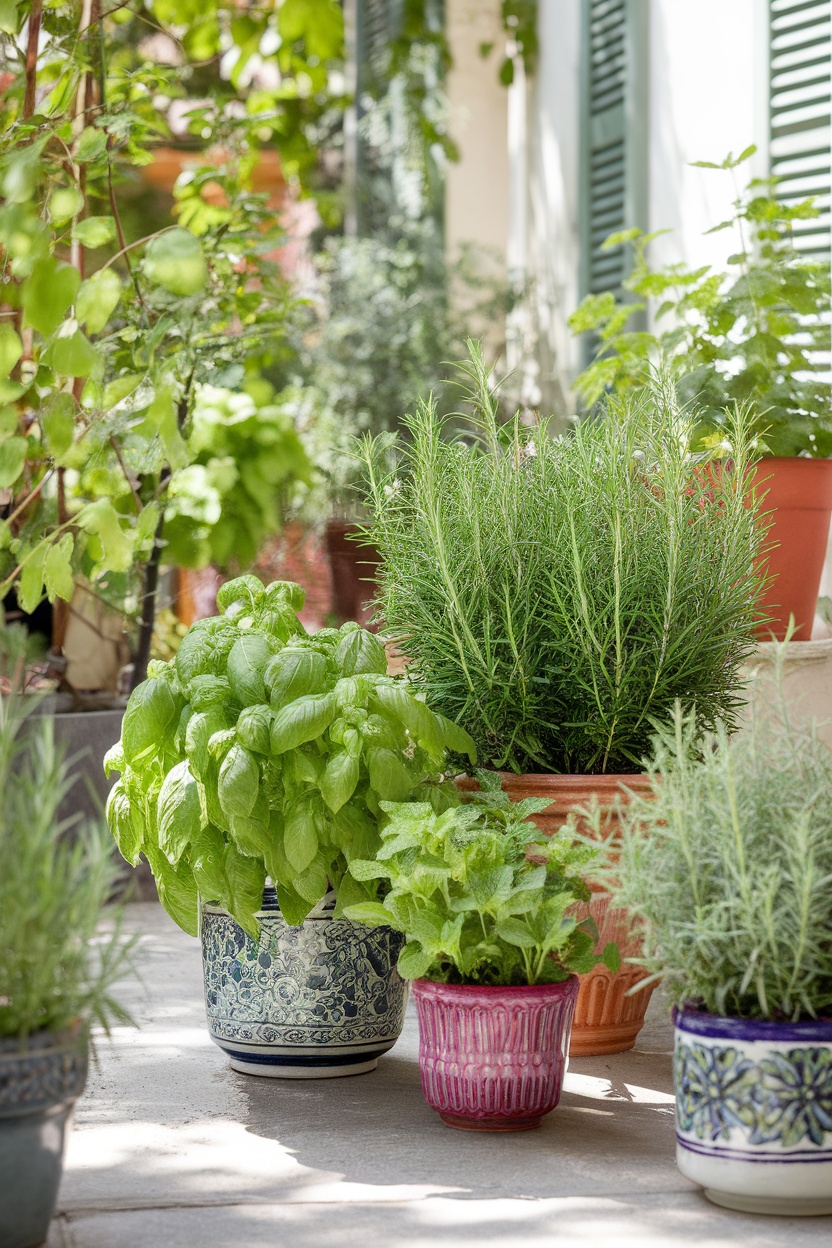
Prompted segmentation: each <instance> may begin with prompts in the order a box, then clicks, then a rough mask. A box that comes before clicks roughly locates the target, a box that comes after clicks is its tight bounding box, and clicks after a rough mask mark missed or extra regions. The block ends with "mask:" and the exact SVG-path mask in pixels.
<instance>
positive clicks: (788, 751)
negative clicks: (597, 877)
mask: <svg viewBox="0 0 832 1248" xmlns="http://www.w3.org/2000/svg"><path fill="white" fill-rule="evenodd" d="M696 746H697V742H696V736H695V729H694V726H693V724H692V722H691V720H690V718H689V717H685V716H684V715H683V713H682V712H681V711H680V710H677V712H676V716H675V720H674V722H673V723H672V724H671V725H670V726H669V727H667V728H666V729H664V730H662V731H661V732H660V733H659V735H658V737H657V739H656V745H655V754H654V758H653V769H654V774H653V779H652V796H651V798H650V799H647V798H645V797H643V796H640V797H635V798H634V799H633V801H632V804H631V806H630V808H629V811H628V813H627V814H626V815H625V822H624V827H623V836H622V839H621V842H620V846H619V848H620V861H619V863H618V865H617V868H616V874H617V880H614V881H612V887H613V889H614V892H615V897H616V902H617V904H619V905H621V906H625V907H626V908H627V909H628V910H629V911H630V913H631V914H632V916H633V918H634V921H635V922H636V923H637V925H638V927H639V929H640V930H641V932H642V933H643V939H644V953H643V965H644V967H645V969H646V970H647V971H649V972H650V973H651V974H652V976H658V975H661V976H662V977H663V979H664V983H665V987H666V989H667V991H668V993H669V994H670V998H671V1000H672V1001H673V1002H674V1003H675V1007H676V1008H675V1024H676V1050H675V1083H676V1133H677V1142H678V1146H677V1154H676V1155H677V1161H678V1165H679V1169H680V1170H681V1171H682V1173H683V1174H684V1175H685V1176H686V1177H687V1178H689V1179H692V1180H693V1181H694V1182H695V1183H699V1184H701V1185H702V1186H703V1187H704V1189H705V1195H706V1196H707V1197H708V1198H709V1199H710V1200H712V1201H714V1202H715V1203H716V1204H719V1205H725V1206H727V1207H728V1208H731V1209H739V1210H743V1211H745V1212H750V1213H779V1214H786V1215H789V1216H795V1215H802V1214H830V1213H832V940H830V932H832V887H830V880H832V753H830V751H829V749H828V748H827V746H825V745H824V744H823V743H822V742H821V741H820V740H818V739H817V737H816V736H815V734H814V730H813V729H812V728H811V727H806V726H803V727H800V728H795V727H791V726H789V725H788V724H782V723H780V724H778V723H776V722H768V723H766V722H763V721H762V720H761V719H757V720H755V721H754V722H753V723H752V726H751V728H750V729H749V730H747V731H745V732H743V733H742V734H741V735H739V736H735V737H733V738H732V737H729V735H728V734H727V732H726V731H725V730H724V729H720V730H719V731H718V732H717V733H716V734H714V735H713V736H711V737H709V738H707V739H706V740H705V741H704V742H703V743H701V744H700V745H699V746H698V748H696Z"/></svg>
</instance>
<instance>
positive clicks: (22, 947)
mask: <svg viewBox="0 0 832 1248" xmlns="http://www.w3.org/2000/svg"><path fill="white" fill-rule="evenodd" d="M70 784H71V775H70V770H69V766H68V764H67V761H66V760H65V759H64V758H63V757H62V755H61V753H60V751H59V749H58V748H57V747H56V745H55V740H54V733H53V731H52V722H51V720H50V719H49V718H47V717H46V716H43V717H34V718H31V717H27V718H24V716H23V714H22V710H21V705H20V701H19V699H18V698H17V697H16V696H15V695H12V696H11V697H3V698H2V699H0V791H2V793H3V801H2V804H0V862H2V864H3V865H2V870H0V1039H2V1038H4V1037H19V1038H20V1039H25V1038H26V1037H27V1036H28V1035H30V1034H32V1033H33V1032H36V1031H40V1030H42V1029H49V1030H51V1031H61V1030H63V1029H64V1028H65V1027H68V1026H69V1025H70V1024H71V1023H74V1022H79V1021H80V1022H81V1023H83V1024H88V1023H91V1022H97V1023H98V1024H100V1025H101V1026H103V1027H104V1028H105V1030H106V1029H107V1028H108V1027H109V1025H110V1024H111V1023H112V1022H113V1021H120V1022H126V1021H129V1019H128V1016H127V1014H126V1013H125V1012H124V1010H123V1009H122V1007H121V1006H120V1005H119V1004H118V1002H117V1001H116V1000H115V999H114V998H113V997H112V995H111V989H112V986H113V984H114V982H115V981H116V980H117V979H118V978H119V977H120V976H121V975H123V974H124V973H125V971H126V970H127V967H128V964H129V946H130V942H129V941H127V940H125V939H124V938H123V936H122V934H121V930H120V924H119V920H118V911H117V910H116V911H115V913H114V915H113V922H112V923H111V924H109V925H108V930H107V931H99V930H98V928H99V922H100V919H101V913H102V910H103V907H104V906H105V904H106V903H107V901H108V900H109V899H110V898H111V896H112V892H113V885H114V882H115V875H116V868H115V865H114V859H113V853H112V842H111V840H110V836H109V833H108V832H107V830H106V828H105V827H104V826H103V824H98V823H91V824H88V825H85V826H83V827H76V828H72V829H71V830H70V829H69V828H68V825H67V822H66V821H59V820H58V818H57V811H58V807H59V806H60V803H61V800H62V798H63V797H64V795H65V794H66V792H67V789H68V788H69V786H70Z"/></svg>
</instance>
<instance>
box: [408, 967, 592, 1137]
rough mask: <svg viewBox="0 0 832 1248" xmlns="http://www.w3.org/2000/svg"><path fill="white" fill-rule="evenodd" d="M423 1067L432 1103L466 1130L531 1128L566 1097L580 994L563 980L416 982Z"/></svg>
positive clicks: (451, 1124) (571, 981)
mask: <svg viewBox="0 0 832 1248" xmlns="http://www.w3.org/2000/svg"><path fill="white" fill-rule="evenodd" d="M412 991H413V996H414V999H415V1001H416V1009H417V1011H418V1014H419V1073H420V1075H421V1078H422V1091H423V1093H424V1096H425V1100H426V1101H427V1103H428V1105H430V1106H431V1108H432V1109H435V1110H437V1111H438V1113H439V1116H440V1118H441V1119H442V1121H443V1122H444V1123H445V1124H446V1126H449V1127H458V1128H459V1129H461V1130H463V1131H527V1130H529V1129H530V1128H531V1127H537V1126H539V1125H540V1120H541V1118H542V1117H543V1115H544V1114H548V1113H549V1112H550V1111H551V1110H553V1109H554V1108H555V1106H556V1105H557V1103H558V1101H559V1100H560V1094H561V1089H562V1088H563V1077H564V1075H565V1074H566V1065H567V1048H568V1045H569V1027H570V1024H571V1022H572V1012H573V1010H574V1008H575V999H576V997H577V995H578V981H577V978H576V976H574V975H573V976H572V977H571V978H570V979H567V980H565V981H564V983H562V984H535V985H533V986H531V987H528V986H527V987H521V988H504V987H495V988H490V987H489V988H481V987H478V986H472V985H470V984H435V983H433V982H432V981H430V980H427V979H417V980H416V981H415V982H414V984H413V986H412Z"/></svg>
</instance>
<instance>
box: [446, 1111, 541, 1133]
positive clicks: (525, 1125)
mask: <svg viewBox="0 0 832 1248" xmlns="http://www.w3.org/2000/svg"><path fill="white" fill-rule="evenodd" d="M439 1117H440V1118H441V1119H442V1121H443V1122H444V1124H445V1126H446V1127H455V1128H456V1129H457V1131H485V1132H492V1133H493V1132H497V1133H502V1134H504V1133H505V1132H506V1131H533V1130H534V1128H535V1127H539V1126H540V1124H541V1122H542V1121H543V1119H542V1116H541V1115H538V1117H536V1118H462V1117H460V1116H459V1115H458V1114H440V1115H439Z"/></svg>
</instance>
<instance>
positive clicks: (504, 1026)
mask: <svg viewBox="0 0 832 1248" xmlns="http://www.w3.org/2000/svg"><path fill="white" fill-rule="evenodd" d="M481 779H482V783H483V785H484V786H485V788H484V789H483V790H481V792H480V793H478V794H476V795H474V796H473V797H472V798H471V799H470V800H468V801H467V802H466V803H465V804H464V805H459V804H457V805H452V806H450V807H449V808H448V809H446V810H445V811H443V812H442V813H437V812H436V811H435V810H434V808H433V807H432V806H431V805H429V804H428V803H426V802H410V803H384V810H385V811H386V813H387V815H388V821H387V823H386V824H385V826H384V828H383V830H382V834H381V836H382V843H381V846H380V848H379V850H378V852H377V853H376V856H375V858H374V859H364V860H360V859H353V861H352V862H351V863H350V873H351V875H352V876H353V877H354V878H355V879H357V880H359V881H362V882H369V881H382V882H383V883H382V888H383V889H384V890H386V892H385V895H384V896H383V897H382V899H381V900H377V901H370V902H363V903H360V904H357V905H350V906H348V907H347V911H346V912H347V914H348V915H349V916H350V918H353V919H356V920H359V921H361V922H363V923H367V924H369V925H370V926H371V927H375V926H376V925H378V924H384V925H388V926H390V927H392V928H394V929H395V930H396V931H398V932H401V933H403V934H404V936H405V940H406V943H405V946H404V949H403V950H402V952H401V954H400V956H399V972H400V974H401V975H403V976H404V977H405V978H406V979H410V980H413V995H414V997H415V999H416V1007H417V1010H418V1014H419V1070H420V1074H421V1078H422V1090H423V1092H424V1095H425V1099H426V1100H427V1102H428V1104H429V1105H430V1106H432V1108H434V1109H436V1110H437V1111H438V1112H439V1115H440V1117H441V1119H442V1121H443V1122H444V1123H446V1125H447V1126H449V1127H458V1128H461V1129H462V1130H467V1131H524V1130H527V1129H529V1128H531V1127H536V1126H538V1125H539V1124H540V1120H541V1118H542V1117H543V1115H544V1114H547V1113H549V1112H550V1111H551V1110H552V1109H554V1108H555V1106H556V1105H557V1103H558V1100H559V1099H560V1093H561V1088H562V1086H563V1078H564V1075H565V1073H566V1065H567V1052H568V1046H569V1031H570V1027H571V1025H572V1015H573V1011H574V1009H575V1001H576V999H577V996H578V979H577V974H576V973H577V972H586V971H589V970H591V969H592V967H593V966H595V964H596V963H597V962H598V961H599V960H600V959H599V958H598V956H596V954H595V952H594V949H595V944H596V941H597V937H598V931H597V929H596V928H595V926H594V924H593V922H592V920H591V919H584V920H583V921H581V920H580V918H579V917H578V916H577V915H576V914H575V906H576V903H579V902H582V901H586V900H587V899H588V897H589V890H588V888H587V886H586V884H585V883H584V882H583V880H582V878H581V877H582V875H583V874H584V873H586V872H587V871H589V870H590V869H591V867H592V864H593V862H594V861H595V859H596V858H597V855H598V850H597V848H595V847H593V846H591V845H588V844H585V843H581V842H580V841H579V840H577V839H576V838H574V837H572V836H571V835H570V834H569V833H568V832H566V831H565V830H564V831H563V832H562V833H560V834H559V835H557V836H555V837H552V838H551V839H548V840H547V839H541V838H540V836H539V833H538V832H537V831H536V829H535V827H534V825H533V824H530V823H528V822H527V819H528V817H529V816H531V815H534V814H536V813H538V812H540V811H541V810H542V809H544V808H545V807H546V805H547V802H546V801H545V800H543V801H541V800H540V799H535V798H527V799H525V800H524V801H520V802H516V803H514V802H511V801H510V799H509V798H508V797H507V796H506V795H505V794H504V793H502V791H501V789H500V781H499V777H493V776H492V777H489V776H487V775H486V774H483V775H482V777H481ZM603 958H604V960H605V961H606V963H607V965H608V966H609V967H610V969H611V970H615V969H617V967H618V964H619V956H618V950H617V948H616V946H615V945H610V946H608V947H607V948H606V949H605V950H604V953H603Z"/></svg>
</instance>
